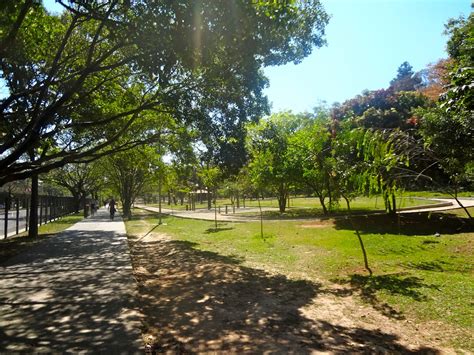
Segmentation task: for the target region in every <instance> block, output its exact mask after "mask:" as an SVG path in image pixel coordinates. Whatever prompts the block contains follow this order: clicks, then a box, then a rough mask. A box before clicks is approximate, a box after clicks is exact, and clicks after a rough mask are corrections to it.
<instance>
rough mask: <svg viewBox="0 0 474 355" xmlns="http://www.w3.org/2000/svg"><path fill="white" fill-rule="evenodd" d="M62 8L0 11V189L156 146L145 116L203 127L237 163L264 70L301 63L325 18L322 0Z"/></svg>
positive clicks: (29, 5)
mask: <svg viewBox="0 0 474 355" xmlns="http://www.w3.org/2000/svg"><path fill="white" fill-rule="evenodd" d="M62 5H63V6H64V7H65V11H64V12H63V13H62V15H61V16H53V15H50V14H48V13H47V12H46V11H45V10H44V8H43V6H42V5H41V3H40V2H38V1H31V0H23V1H18V2H15V3H14V4H13V3H11V2H10V3H5V4H3V3H2V5H1V6H2V7H1V10H2V19H1V21H0V44H1V45H0V51H1V56H0V58H1V62H0V64H1V72H0V75H1V79H3V80H4V81H5V83H6V87H7V90H8V92H9V95H8V96H7V97H5V98H2V99H1V101H0V107H1V110H2V111H1V112H2V116H3V118H4V119H3V121H2V122H1V123H0V156H1V158H0V184H3V183H6V182H8V181H13V180H16V179H22V178H26V177H29V176H31V175H32V174H36V173H43V172H46V171H49V170H51V169H54V168H57V167H60V166H63V165H65V164H66V163H71V162H87V161H90V160H92V159H97V158H99V157H101V156H104V155H107V154H109V153H111V152H112V149H111V148H110V147H111V145H114V148H113V150H114V151H124V150H126V149H130V148H133V147H134V146H136V145H139V144H147V143H150V142H152V141H155V140H156V139H158V132H157V131H156V130H153V129H149V128H145V129H143V126H142V125H141V124H139V125H138V126H136V125H135V123H136V121H138V120H140V119H141V117H142V116H143V114H145V115H147V114H148V113H149V112H154V113H156V112H161V113H167V114H170V115H171V116H172V117H173V118H174V119H175V120H176V122H177V123H179V126H180V127H186V126H189V127H191V128H192V129H193V130H196V131H197V132H200V133H201V134H200V138H201V140H202V142H203V143H204V144H205V145H207V146H208V147H211V148H213V149H210V150H209V151H210V152H211V153H214V152H220V153H223V152H225V153H226V154H225V155H224V154H222V157H223V158H222V162H223V163H228V162H229V161H230V159H229V158H230V157H231V156H232V154H234V153H238V156H239V157H240V158H239V159H236V161H237V163H236V167H237V168H238V167H239V164H242V162H243V161H244V154H242V152H243V150H242V149H241V147H242V146H243V142H244V138H243V132H244V128H243V127H244V124H245V122H246V121H248V120H254V119H256V117H259V116H260V115H261V114H262V113H265V112H267V110H268V104H267V102H266V98H265V97H264V96H263V92H262V90H263V88H264V87H265V86H266V85H267V80H266V78H265V77H264V76H263V72H262V70H261V69H262V66H265V65H278V64H284V63H286V62H291V61H292V62H299V61H301V60H302V59H303V58H304V57H306V56H307V55H308V54H310V52H311V50H312V48H313V47H314V46H316V47H319V46H321V45H323V44H324V38H323V37H324V27H325V25H326V24H327V21H328V16H327V15H326V13H325V12H324V10H323V9H322V6H321V5H320V3H319V1H318V0H311V1H297V2H293V1H290V2H269V3H257V2H228V1H212V2H206V1H192V2H190V1H184V0H182V1H181V0H179V1H172V2H170V1H151V0H145V1H139V2H136V1H133V2H130V1H126V2H122V1H112V2H103V1H87V2H84V1H69V2H62ZM152 117H153V119H156V120H157V122H156V125H158V126H159V125H160V122H161V121H160V120H161V119H162V118H163V116H162V115H155V116H152ZM139 127H140V128H142V130H139V129H138V128H139ZM134 129H136V131H135V132H134V133H135V134H126V133H130V132H131V131H133V130H134ZM125 135H126V137H127V139H124V136H125ZM119 139H120V145H117V142H118V141H119ZM236 156H237V154H236ZM33 160H34V162H33ZM215 160H217V159H215ZM236 167H233V168H232V169H234V170H235V169H236Z"/></svg>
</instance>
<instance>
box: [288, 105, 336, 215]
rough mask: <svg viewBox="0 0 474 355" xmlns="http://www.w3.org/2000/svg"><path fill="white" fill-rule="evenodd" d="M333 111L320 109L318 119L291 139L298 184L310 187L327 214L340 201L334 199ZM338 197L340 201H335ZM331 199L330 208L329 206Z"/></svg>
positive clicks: (307, 120) (290, 146) (305, 123)
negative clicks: (331, 116)
mask: <svg viewBox="0 0 474 355" xmlns="http://www.w3.org/2000/svg"><path fill="white" fill-rule="evenodd" d="M330 128H331V122H330V118H329V112H328V111H327V110H322V109H320V110H319V112H318V114H317V116H316V117H315V118H307V119H306V120H305V122H304V124H303V125H302V127H301V128H300V129H299V130H298V131H296V132H295V134H294V135H292V136H291V137H290V141H289V154H288V159H289V161H290V164H292V166H293V169H294V170H295V171H297V173H296V174H295V176H296V179H297V181H300V182H301V183H303V184H304V185H306V186H307V187H309V188H310V190H311V192H312V193H314V194H315V195H316V196H317V197H318V199H319V202H320V204H321V206H322V208H323V213H324V214H327V213H328V212H329V210H330V209H331V208H332V207H333V204H334V203H335V202H336V200H337V196H334V192H335V191H334V188H333V181H332V180H333V179H332V170H333V163H334V157H333V151H332V134H331V129H330ZM334 197H336V199H334ZM326 199H329V205H327V204H326Z"/></svg>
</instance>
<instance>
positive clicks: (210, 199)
mask: <svg viewBox="0 0 474 355" xmlns="http://www.w3.org/2000/svg"><path fill="white" fill-rule="evenodd" d="M210 191H211V189H209V188H208V189H207V209H208V210H210V209H211V208H212V194H211V193H210Z"/></svg>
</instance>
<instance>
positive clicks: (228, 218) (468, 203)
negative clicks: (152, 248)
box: [135, 198, 474, 222]
mask: <svg viewBox="0 0 474 355" xmlns="http://www.w3.org/2000/svg"><path fill="white" fill-rule="evenodd" d="M432 200H433V201H437V202H438V203H437V204H433V205H432V206H429V205H425V206H418V207H417V206H413V207H409V208H403V209H401V210H399V211H398V213H400V214H406V213H419V212H441V211H448V210H454V209H459V208H461V206H459V204H458V203H457V202H456V200H455V199H453V198H433V199H432ZM459 201H461V203H462V204H463V205H464V207H474V199H469V198H460V199H459ZM135 207H136V208H141V209H143V210H147V211H151V212H159V208H158V207H152V206H146V205H137V204H136V205H135ZM262 211H278V208H276V207H262ZM161 212H162V213H163V214H169V215H172V216H176V217H179V218H191V219H200V220H206V221H214V219H215V212H214V209H211V210H207V209H197V210H195V211H183V210H172V209H168V208H162V209H161ZM242 212H259V209H258V208H256V207H252V208H240V209H239V210H238V212H237V213H228V214H223V213H217V221H219V222H255V221H259V220H260V219H259V218H255V217H249V216H246V215H242V214H241V213H242ZM365 213H367V212H364V214H365ZM372 213H385V212H384V211H383V210H381V211H373V212H372ZM333 217H335V218H337V216H333ZM343 217H345V215H344V216H343ZM273 219H274V220H279V218H273ZM303 219H305V220H320V219H321V217H301V218H293V219H290V218H288V219H285V221H301V220H303ZM265 220H267V221H268V220H272V218H265Z"/></svg>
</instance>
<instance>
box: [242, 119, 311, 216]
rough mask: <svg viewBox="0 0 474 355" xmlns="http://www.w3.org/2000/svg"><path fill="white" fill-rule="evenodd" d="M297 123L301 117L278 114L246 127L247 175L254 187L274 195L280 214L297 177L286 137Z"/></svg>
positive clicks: (300, 120)
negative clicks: (268, 190) (266, 189)
mask: <svg viewBox="0 0 474 355" xmlns="http://www.w3.org/2000/svg"><path fill="white" fill-rule="evenodd" d="M301 123H302V117H301V116H298V115H293V114H292V113H291V112H281V113H277V114H273V115H272V116H270V117H269V118H267V119H262V120H261V121H260V122H259V123H258V124H253V125H249V127H248V137H247V147H248V150H249V154H250V163H249V173H250V175H251V176H252V180H253V182H254V184H255V185H256V186H257V187H258V188H263V187H266V188H268V189H270V190H272V193H273V194H275V195H276V196H277V199H278V206H279V209H280V212H282V213H283V212H285V209H286V203H287V199H288V196H289V191H290V187H291V186H292V184H294V182H295V180H296V176H297V170H295V166H294V164H292V163H291V159H290V156H289V155H290V149H289V144H290V137H291V135H292V134H294V133H295V132H296V131H297V130H298V129H299V127H300V126H301Z"/></svg>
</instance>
